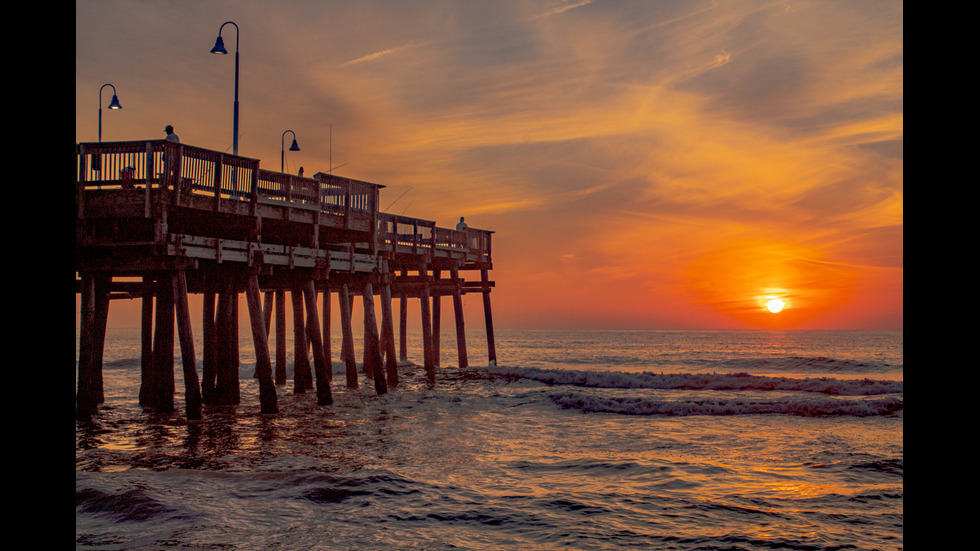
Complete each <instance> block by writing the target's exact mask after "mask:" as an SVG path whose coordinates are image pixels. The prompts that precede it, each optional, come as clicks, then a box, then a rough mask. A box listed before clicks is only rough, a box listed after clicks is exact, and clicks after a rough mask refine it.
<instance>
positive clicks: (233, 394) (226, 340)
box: [214, 275, 241, 406]
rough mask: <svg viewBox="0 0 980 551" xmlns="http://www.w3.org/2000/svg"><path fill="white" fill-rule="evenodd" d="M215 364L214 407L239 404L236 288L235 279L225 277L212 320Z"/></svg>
mask: <svg viewBox="0 0 980 551" xmlns="http://www.w3.org/2000/svg"><path fill="white" fill-rule="evenodd" d="M215 337H216V342H217V349H216V350H215V353H216V355H217V358H216V359H217V365H216V368H217V369H216V374H215V388H214V404H216V405H221V406H232V405H238V404H239V403H241V391H240V386H239V385H240V383H239V380H238V379H239V375H238V365H239V357H238V285H237V282H236V281H235V278H234V277H232V276H231V275H229V276H227V277H226V279H225V281H224V289H223V290H222V291H221V292H220V293H219V294H218V312H217V316H216V318H215Z"/></svg>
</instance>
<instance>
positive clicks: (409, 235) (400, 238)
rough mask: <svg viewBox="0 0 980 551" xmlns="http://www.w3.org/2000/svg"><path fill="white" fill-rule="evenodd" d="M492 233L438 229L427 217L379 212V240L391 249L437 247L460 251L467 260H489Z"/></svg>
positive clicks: (418, 250) (427, 249)
mask: <svg viewBox="0 0 980 551" xmlns="http://www.w3.org/2000/svg"><path fill="white" fill-rule="evenodd" d="M491 234H493V232H491V231H487V230H479V229H474V228H467V229H464V230H453V229H448V228H438V227H436V223H435V222H432V221H429V220H421V219H418V218H410V217H407V216H399V215H397V214H389V213H386V212H382V213H379V214H378V242H379V243H380V244H381V245H382V246H383V247H385V248H387V249H389V250H393V251H411V252H413V253H414V254H421V253H425V252H435V251H437V250H440V251H444V252H448V253H453V252H456V253H463V254H465V255H467V258H468V259H470V260H477V261H480V262H489V261H490V236H491Z"/></svg>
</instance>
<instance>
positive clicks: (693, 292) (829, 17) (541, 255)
mask: <svg viewBox="0 0 980 551" xmlns="http://www.w3.org/2000/svg"><path fill="white" fill-rule="evenodd" d="M903 17H904V15H903V5H902V3H901V2H895V1H893V0H885V1H880V2H879V1H867V2H847V1H840V2H809V1H766V2H763V1H731V2H720V3H717V2H708V1H704V2H702V1H691V0H663V1H658V2H650V1H647V0H634V1H628V0H616V1H613V0H593V1H589V0H572V1H566V2H561V1H553V0H533V1H532V0H499V1H493V2H489V1H488V2H475V1H471V0H454V1H450V0H446V1H438V0H432V1H428V0H427V1H419V2H404V1H399V0H363V1H358V2H346V1H336V2H334V1H323V0H282V1H279V2H267V1H260V0H211V1H208V2H199V1H191V0H171V1H167V2H159V1H158V2H133V1H131V0H118V1H117V0H100V1H97V2H96V1H76V4H75V139H76V141H79V142H86V141H96V140H97V139H98V107H99V106H98V103H99V101H98V100H99V89H100V87H101V86H102V85H103V84H105V83H111V84H113V85H114V86H115V88H116V91H117V93H118V97H119V101H120V103H121V104H122V106H123V109H122V110H121V111H108V110H106V109H105V107H106V106H107V105H108V101H109V99H110V98H111V91H110V90H109V89H108V88H107V89H106V91H105V92H104V94H103V97H102V100H101V101H102V106H103V111H102V122H103V130H102V138H103V140H105V141H115V140H140V139H159V138H162V137H163V136H164V134H163V127H164V126H165V125H167V124H172V125H174V127H175V128H176V133H177V134H178V135H179V136H180V137H181V140H182V141H183V142H184V143H187V144H191V145H195V146H200V147H206V148H209V149H216V150H221V151H229V152H230V151H231V143H232V100H233V90H234V57H233V56H216V55H211V54H209V53H208V52H209V50H210V49H211V47H212V46H213V44H214V40H215V37H216V36H217V33H218V28H219V27H220V26H221V24H222V23H224V22H225V21H234V22H235V23H236V24H237V25H238V27H239V28H240V30H241V36H240V37H239V44H240V52H241V76H240V92H239V99H240V132H239V134H240V135H239V153H240V154H241V155H244V156H247V157H252V158H257V159H260V160H261V161H262V166H263V167H264V168H267V169H277V168H278V167H279V159H280V147H281V140H282V134H283V132H284V131H286V130H293V131H294V132H295V134H296V137H297V140H298V142H299V145H300V147H301V151H299V152H294V153H288V154H287V170H288V171H291V172H295V171H296V170H297V169H298V167H299V166H303V167H304V168H305V171H306V174H312V173H314V172H317V171H320V170H324V171H325V170H327V169H328V168H329V164H330V162H331V159H332V163H333V165H334V166H339V168H338V169H336V170H335V171H334V172H335V173H336V174H339V175H342V176H349V177H352V178H357V179H361V180H367V181H371V182H375V183H378V184H382V185H385V186H387V187H386V188H385V189H384V190H383V192H382V199H381V205H382V207H384V208H385V209H386V210H388V211H389V212H393V213H397V214H405V215H408V216H415V217H418V218H424V219H429V220H435V221H436V222H437V223H438V224H439V225H440V226H444V227H452V226H453V225H454V224H455V222H456V221H457V220H458V219H459V216H461V215H462V216H466V220H467V222H468V223H469V224H470V225H471V226H473V227H479V228H484V229H491V230H493V231H494V232H496V233H495V234H494V241H493V250H494V271H493V277H494V279H495V280H496V282H497V287H496V289H495V291H494V293H493V308H494V321H495V325H496V326H497V327H501V328H525V327H581V328H606V327H608V328H670V329H674V328H755V327H785V328H845V329H852V328H878V329H899V328H902V326H903V298H902V297H903V292H904V289H903V258H902V257H903V210H904V193H903V189H904V178H903V171H904V168H903V164H904V163H903V155H904V153H903V144H904V136H903V125H904V114H903V109H904V106H903V101H904V92H903V78H904V76H903V73H904V61H903V55H904V54H903V26H904V23H903ZM222 36H223V37H224V40H225V45H226V47H228V49H229V50H230V51H233V49H234V44H235V30H234V27H232V26H231V25H227V26H225V27H224V30H223V32H222ZM331 128H332V133H331V130H330V129H331ZM331 134H332V139H331ZM286 138H287V139H289V138H291V136H289V135H287V136H286ZM331 142H332V145H331ZM286 145H287V146H288V145H289V144H288V143H286ZM770 296H779V297H781V298H783V300H784V301H785V302H786V303H787V307H786V309H784V310H783V311H782V312H780V313H778V314H772V313H769V312H768V311H767V310H765V309H764V306H763V304H764V302H765V300H766V298H765V297H770ZM133 302H135V301H133ZM469 302H472V303H478V302H479V301H478V300H477V299H475V298H474V299H469ZM76 310H77V308H76ZM132 312H138V307H135V308H125V307H123V308H116V306H115V303H114V306H113V311H112V312H111V315H112V316H113V317H112V319H111V320H110V324H113V325H136V324H137V323H138V317H137V318H136V320H135V321H134V320H133V319H132V318H131V317H130V316H131V314H132ZM477 312H478V310H477ZM468 315H469V314H468ZM469 319H479V318H474V317H473V316H470V317H469V318H468V320H469ZM481 321H482V320H481Z"/></svg>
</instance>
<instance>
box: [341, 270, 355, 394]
mask: <svg viewBox="0 0 980 551" xmlns="http://www.w3.org/2000/svg"><path fill="white" fill-rule="evenodd" d="M338 293H339V296H338V297H337V301H338V302H339V303H340V326H341V330H342V331H343V343H342V344H341V347H340V355H341V357H342V358H343V360H344V365H345V366H346V373H347V388H351V389H354V388H357V386H358V385H357V363H356V362H355V360H354V334H353V331H352V329H351V326H350V323H351V322H350V291H349V290H348V288H347V284H346V283H345V284H343V285H342V286H341V287H340V291H339V292H338Z"/></svg>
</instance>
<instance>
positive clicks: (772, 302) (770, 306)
mask: <svg viewBox="0 0 980 551" xmlns="http://www.w3.org/2000/svg"><path fill="white" fill-rule="evenodd" d="M785 307H786V303H785V302H783V300H782V299H781V298H779V297H772V298H770V299H769V300H768V301H767V302H766V309H767V310H769V311H770V312H772V313H773V314H778V313H779V312H780V311H782V309H783V308H785Z"/></svg>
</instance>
